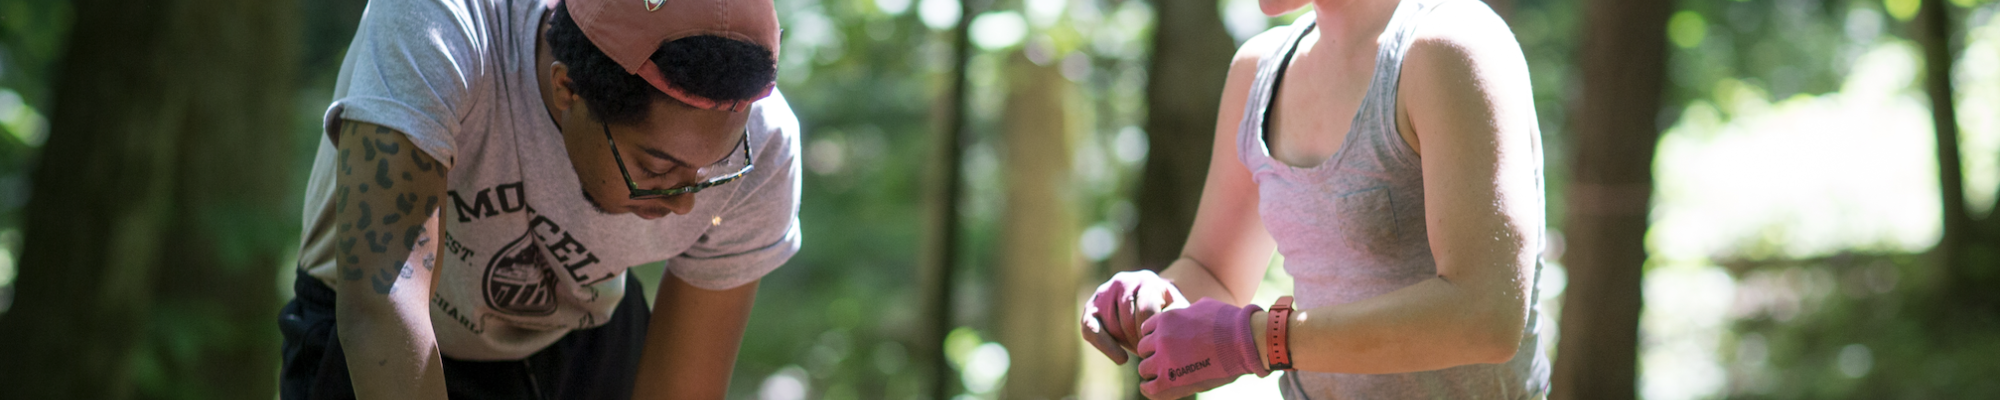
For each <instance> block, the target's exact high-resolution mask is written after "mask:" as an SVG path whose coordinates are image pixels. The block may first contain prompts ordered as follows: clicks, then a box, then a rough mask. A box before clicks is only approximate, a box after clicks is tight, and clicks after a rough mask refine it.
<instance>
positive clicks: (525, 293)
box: [481, 232, 556, 316]
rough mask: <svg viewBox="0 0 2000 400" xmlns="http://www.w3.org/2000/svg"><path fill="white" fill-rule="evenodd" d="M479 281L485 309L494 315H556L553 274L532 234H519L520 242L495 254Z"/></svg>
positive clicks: (554, 277) (554, 279)
mask: <svg viewBox="0 0 2000 400" xmlns="http://www.w3.org/2000/svg"><path fill="white" fill-rule="evenodd" d="M482 281H483V283H484V284H483V285H481V286H483V287H484V290H483V291H482V292H483V293H485V295H486V306H487V307H492V308H493V310H495V311H499V312H503V313H507V314H514V315H529V316H542V315H549V314H552V313H555V312H556V296H555V288H556V272H555V270H554V269H552V268H550V267H549V265H548V261H547V259H546V258H543V257H542V246H540V245H539V244H536V243H535V237H534V234H533V233H530V232H521V237H520V238H518V239H514V242H513V243H508V244H507V247H506V248H503V249H501V250H500V252H499V253H498V254H494V255H493V260H492V261H491V262H488V263H487V265H486V278H485V279H482Z"/></svg>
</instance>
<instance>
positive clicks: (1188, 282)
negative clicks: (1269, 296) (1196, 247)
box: [1160, 256, 1257, 306]
mask: <svg viewBox="0 0 2000 400" xmlns="http://www.w3.org/2000/svg"><path fill="white" fill-rule="evenodd" d="M1160 277H1161V278H1166V280H1167V281H1169V282H1173V283H1174V287H1175V289H1177V290H1180V292H1181V295H1182V296H1186V297H1187V299H1188V301H1189V302H1193V301H1196V300H1199V299H1201V298H1204V297H1206V298H1211V299H1216V300H1221V301H1224V302H1228V303H1229V304H1234V305H1239V306H1240V305H1244V304H1249V303H1250V296H1251V295H1253V294H1255V293H1256V292H1257V287H1256V286H1254V284H1253V286H1250V287H1237V288H1231V287H1230V286H1229V285H1227V284H1224V283H1223V282H1222V280H1221V279H1217V278H1216V276H1215V274H1214V273H1212V272H1210V271H1209V269H1208V266H1206V265H1203V264H1202V263H1201V262H1200V261H1197V260H1195V259H1193V258H1190V257H1187V256H1181V257H1180V258H1178V259H1175V260H1174V262H1173V263H1172V264H1168V265H1167V269H1165V270H1162V271H1160ZM1239 286H1240V285H1239ZM1182 305H1183V306H1185V304H1182Z"/></svg>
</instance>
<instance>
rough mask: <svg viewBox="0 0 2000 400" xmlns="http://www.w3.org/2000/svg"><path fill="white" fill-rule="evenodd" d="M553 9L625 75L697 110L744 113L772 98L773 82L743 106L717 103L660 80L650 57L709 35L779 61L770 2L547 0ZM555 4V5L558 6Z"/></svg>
mask: <svg viewBox="0 0 2000 400" xmlns="http://www.w3.org/2000/svg"><path fill="white" fill-rule="evenodd" d="M547 1H549V2H551V3H552V5H551V7H555V6H564V7H569V14H570V17H571V18H574V19H576V25H577V27H579V28H582V29H583V35H584V37H587V38H590V43H591V44H595V45H597V49H598V50H600V51H603V52H604V55H606V56H610V57H611V60H612V61H616V62H617V63H618V66H620V67H624V68H625V72H628V73H632V74H634V75H638V76H639V77H640V78H644V79H645V80H646V82H647V83H650V84H652V85H653V87H654V88H656V89H659V90H660V91H661V92H665V93H666V94H667V95H668V96H673V98H674V99H676V100H680V101H681V102H682V103H687V104H688V105H690V106H694V107H696V108H702V109H709V110H728V111H742V109H743V107H744V106H746V105H749V104H750V103H751V102H755V101H757V100H758V99H762V98H764V97H765V96H770V95H771V88H773V87H776V85H777V83H776V82H771V83H766V84H765V85H764V90H762V91H759V92H757V94H756V95H755V96H751V97H750V98H748V99H741V100H717V99H711V98H707V97H702V96H697V95H695V94H693V93H688V92H687V91H686V90H682V89H681V88H680V87H679V86H678V85H675V84H674V82H669V81H667V78H666V77H664V76H661V75H660V67H659V66H658V65H655V64H653V59H652V56H653V53H654V52H656V51H659V49H660V45H661V44H663V43H666V42H669V41H673V40H677V39H681V38H685V37H689V36H701V35H712V36H720V37H723V38H729V39H736V40H740V41H744V42H749V43H751V44H755V45H757V46H758V47H763V48H764V49H765V50H768V51H770V52H771V58H772V59H773V60H776V59H777V57H778V13H777V11H776V10H775V9H774V7H773V6H772V5H771V0H547ZM556 3H559V4H556Z"/></svg>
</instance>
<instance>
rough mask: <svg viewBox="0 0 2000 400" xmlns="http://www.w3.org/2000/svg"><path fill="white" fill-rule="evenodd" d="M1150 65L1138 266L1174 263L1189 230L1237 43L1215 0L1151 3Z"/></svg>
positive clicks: (1159, 0) (1136, 231) (1138, 197)
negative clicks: (1154, 18)
mask: <svg viewBox="0 0 2000 400" xmlns="http://www.w3.org/2000/svg"><path fill="white" fill-rule="evenodd" d="M1153 9H1154V10H1156V12H1157V13H1158V22H1157V23H1156V24H1155V25H1154V26H1158V27H1163V28H1160V29H1154V30H1153V60H1152V65H1151V66H1149V67H1148V69H1147V76H1146V138H1147V141H1148V142H1149V143H1148V144H1149V146H1148V148H1149V150H1148V152H1147V155H1146V165H1145V171H1144V175H1143V176H1142V178H1141V182H1140V184H1139V190H1138V193H1136V194H1135V195H1134V196H1133V197H1134V198H1135V199H1136V200H1137V203H1138V204H1137V206H1138V209H1139V223H1138V226H1137V227H1136V228H1134V229H1133V235H1134V236H1135V237H1134V238H1133V239H1134V241H1135V242H1137V246H1138V252H1139V266H1141V267H1143V268H1150V269H1160V268H1166V267H1167V264H1170V263H1173V261H1174V259H1176V258H1179V257H1180V254H1181V246H1182V245H1185V244H1187V237H1188V229H1189V228H1191V227H1193V226H1194V213H1195V209H1196V208H1197V207H1198V206H1199V205H1200V202H1201V188H1202V185H1203V183H1204V182H1205V181H1206V180H1207V179H1208V159H1209V155H1210V153H1211V152H1212V151H1213V148H1214V144H1215V115H1216V109H1218V108H1221V107H1222V84H1223V81H1224V80H1225V79H1227V78H1228V75H1229V60H1230V57H1231V56H1232V55H1234V54H1235V52H1236V42H1235V39H1232V38H1231V37H1230V36H1229V30H1228V29H1226V28H1224V27H1223V26H1222V16H1221V14H1220V13H1219V12H1218V11H1217V9H1216V1H1215V0H1156V1H1153Z"/></svg>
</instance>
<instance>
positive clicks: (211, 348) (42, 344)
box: [0, 0, 307, 399]
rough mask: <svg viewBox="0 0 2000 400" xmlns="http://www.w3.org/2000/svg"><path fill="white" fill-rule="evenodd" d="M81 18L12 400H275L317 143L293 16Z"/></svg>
mask: <svg viewBox="0 0 2000 400" xmlns="http://www.w3.org/2000/svg"><path fill="white" fill-rule="evenodd" d="M75 7H76V8H75V9H76V12H75V14H74V15H76V17H77V20H76V23H75V28H74V29H73V30H72V31H71V32H72V35H73V36H72V37H71V39H70V41H69V43H70V48H69V51H68V54H67V56H66V57H65V58H64V61H63V63H64V65H63V67H62V68H61V70H62V71H64V73H63V74H62V77H61V80H60V81H58V82H57V83H56V93H60V96H58V98H57V99H56V100H57V101H56V103H55V105H56V106H55V107H54V110H53V111H54V114H53V117H52V118H51V126H50V128H51V130H50V136H49V139H48V142H47V144H46V147H44V149H43V157H42V158H41V160H42V162H41V165H40V168H39V169H38V170H37V171H36V172H35V175H34V192H33V193H34V197H33V198H32V200H30V202H29V204H28V206H27V214H28V220H27V226H26V229H27V234H26V237H25V243H24V246H23V247H24V250H23V253H22V258H21V262H20V266H21V268H20V275H19V280H18V283H19V285H17V288H18V289H19V292H18V293H17V298H16V302H15V305H14V308H13V310H12V311H10V312H9V313H8V314H7V315H6V317H5V318H6V319H5V321H0V322H4V323H0V360H6V362H0V398H12V399H49V398H82V399H127V398H203V399H228V398H240V399H269V398H271V396H272V393H274V392H275V388H274V385H275V384H276V383H277V377H276V376H275V375H276V372H277V371H278V369H277V365H276V364H277V361H278V343H277V342H278V335H277V334H276V332H275V329H274V328H275V323H276V321H277V318H276V317H277V311H278V306H279V299H278V287H277V284H278V281H277V274H278V272H279V271H280V269H281V268H286V267H289V266H286V265H283V263H284V262H285V261H286V255H287V254H289V253H290V252H291V250H292V249H293V248H294V247H295V246H297V245H298V243H297V242H296V240H295V239H296V238H297V229H298V223H299V221H298V204H297V202H296V201H287V199H296V198H297V196H296V194H295V193H294V192H297V191H298V188H297V187H295V185H293V181H292V179H293V178H294V177H295V176H296V175H297V174H295V173H294V172H296V168H297V167H296V166H299V165H302V163H299V162H296V160H294V159H292V158H293V157H294V155H295V154H296V153H297V152H296V151H295V149H296V148H298V147H299V142H298V141H300V140H305V139H307V137H303V136H299V135H293V134H291V132H293V130H292V129H291V128H292V124H291V122H292V119H291V117H292V111H293V110H292V105H293V104H294V103H293V100H294V99H293V97H292V94H293V89H294V88H295V86H294V85H295V83H296V82H295V79H294V75H295V63H296V62H297V57H296V56H295V49H294V47H295V42H296V38H297V32H296V30H297V28H296V27H297V26H298V24H297V23H296V21H297V7H298V4H296V3H291V2H269V1H248V0H230V1H222V0H218V1H190V0H156V1H142V2H112V1H79V2H77V3H76V5H75Z"/></svg>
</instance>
